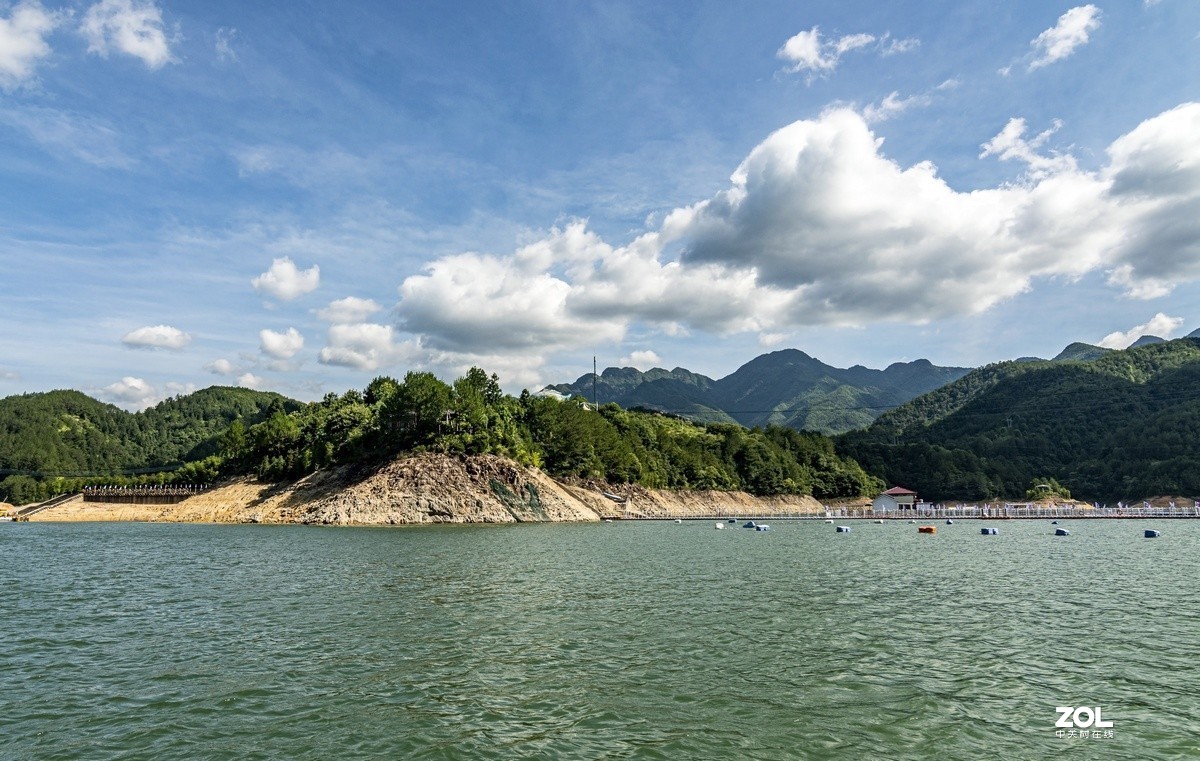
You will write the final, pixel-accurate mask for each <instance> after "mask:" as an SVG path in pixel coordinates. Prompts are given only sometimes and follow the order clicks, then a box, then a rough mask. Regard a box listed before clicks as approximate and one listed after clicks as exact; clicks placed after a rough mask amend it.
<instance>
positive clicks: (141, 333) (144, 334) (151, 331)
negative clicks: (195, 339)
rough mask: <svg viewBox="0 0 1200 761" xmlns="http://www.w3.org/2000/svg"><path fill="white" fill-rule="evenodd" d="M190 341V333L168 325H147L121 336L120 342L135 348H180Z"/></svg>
mask: <svg viewBox="0 0 1200 761" xmlns="http://www.w3.org/2000/svg"><path fill="white" fill-rule="evenodd" d="M191 342H192V337H191V336H190V335H188V334H187V333H184V332H183V331H182V330H180V329H179V328H173V327H171V326H170V325H148V326H146V327H144V328H138V329H137V330H131V331H129V332H128V333H126V334H125V335H124V336H122V337H121V343H123V344H125V345H126V346H129V347H132V348H135V349H182V348H183V347H185V346H187V345H188V344H189V343H191Z"/></svg>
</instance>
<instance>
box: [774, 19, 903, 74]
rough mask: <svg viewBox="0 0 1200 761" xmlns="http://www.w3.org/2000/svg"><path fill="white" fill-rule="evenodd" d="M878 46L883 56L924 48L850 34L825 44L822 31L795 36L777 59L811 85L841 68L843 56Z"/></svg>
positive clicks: (812, 31) (871, 35) (899, 41)
mask: <svg viewBox="0 0 1200 761" xmlns="http://www.w3.org/2000/svg"><path fill="white" fill-rule="evenodd" d="M871 44H876V47H877V48H878V50H879V54H880V55H882V56H890V55H896V54H897V53H907V52H909V51H911V50H915V49H916V48H917V47H918V46H919V45H920V44H921V42H920V40H916V39H904V40H897V39H893V38H892V36H891V33H885V34H884V35H883V36H882V37H876V36H875V35H873V34H861V33H860V34H847V35H844V36H842V37H838V38H837V39H830V40H822V39H821V29H820V27H816V26H814V27H813V28H812V29H809V30H808V31H807V32H800V33H798V34H795V35H793V36H792V37H790V38H789V39H788V41H787V42H785V43H784V44H783V47H781V48H779V50H777V51H776V52H775V57H776V58H780V59H782V60H784V61H787V62H788V64H789V65H788V66H787V67H786V69H785V71H787V72H789V73H791V74H798V73H804V72H807V74H808V81H809V83H810V84H811V83H812V81H813V79H815V78H816V77H818V76H821V75H824V74H829V73H831V72H832V71H833V70H834V69H836V68H837V66H838V63H839V62H840V61H841V59H842V56H843V55H845V54H846V53H849V52H851V51H853V50H859V49H860V48H865V47H867V46H869V45H871Z"/></svg>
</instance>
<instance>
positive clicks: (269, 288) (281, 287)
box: [250, 256, 321, 301]
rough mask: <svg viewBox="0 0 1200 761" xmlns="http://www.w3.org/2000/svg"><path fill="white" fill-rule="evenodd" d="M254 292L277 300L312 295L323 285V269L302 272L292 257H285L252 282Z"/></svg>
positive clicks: (314, 267) (313, 268)
mask: <svg viewBox="0 0 1200 761" xmlns="http://www.w3.org/2000/svg"><path fill="white" fill-rule="evenodd" d="M250 284H251V285H253V286H254V290H256V291H258V292H259V293H263V292H266V293H269V294H270V295H272V296H274V297H275V298H277V299H281V300H283V301H291V300H292V299H295V298H298V297H300V296H303V295H304V294H306V293H311V292H313V291H315V290H316V289H317V286H318V285H320V284H321V268H320V267H318V266H317V265H315V264H314V265H313V266H312V267H310V268H308V269H306V270H300V269H298V268H297V267H296V264H295V263H294V262H293V261H292V259H291V257H288V256H284V257H281V258H279V259H275V260H273V261H272V262H271V267H270V269H268V270H267V271H266V272H264V273H262V274H261V275H259V276H258V277H256V278H254V279H253V280H251V281H250Z"/></svg>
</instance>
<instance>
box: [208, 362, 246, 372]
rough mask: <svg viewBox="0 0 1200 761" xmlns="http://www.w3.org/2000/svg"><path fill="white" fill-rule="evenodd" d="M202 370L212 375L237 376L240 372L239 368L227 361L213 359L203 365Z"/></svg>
mask: <svg viewBox="0 0 1200 761" xmlns="http://www.w3.org/2000/svg"><path fill="white" fill-rule="evenodd" d="M204 369H205V370H208V371H209V372H210V373H213V374H214V375H237V374H239V373H240V372H242V370H241V368H239V367H238V366H237V365H235V364H233V363H232V362H230V361H229V360H227V359H214V360H213V361H212V362H209V363H208V364H207V365H205V366H204Z"/></svg>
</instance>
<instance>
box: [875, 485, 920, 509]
mask: <svg viewBox="0 0 1200 761" xmlns="http://www.w3.org/2000/svg"><path fill="white" fill-rule="evenodd" d="M916 506H917V493H916V492H915V491H911V490H909V489H905V488H904V487H903V486H893V487H892V488H890V489H888V490H887V491H885V492H884V493H883V494H880V495H879V496H878V497H876V498H875V500H874V501H873V502H872V503H871V509H872V510H873V511H874V512H877V513H891V512H895V511H897V510H915V509H916Z"/></svg>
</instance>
